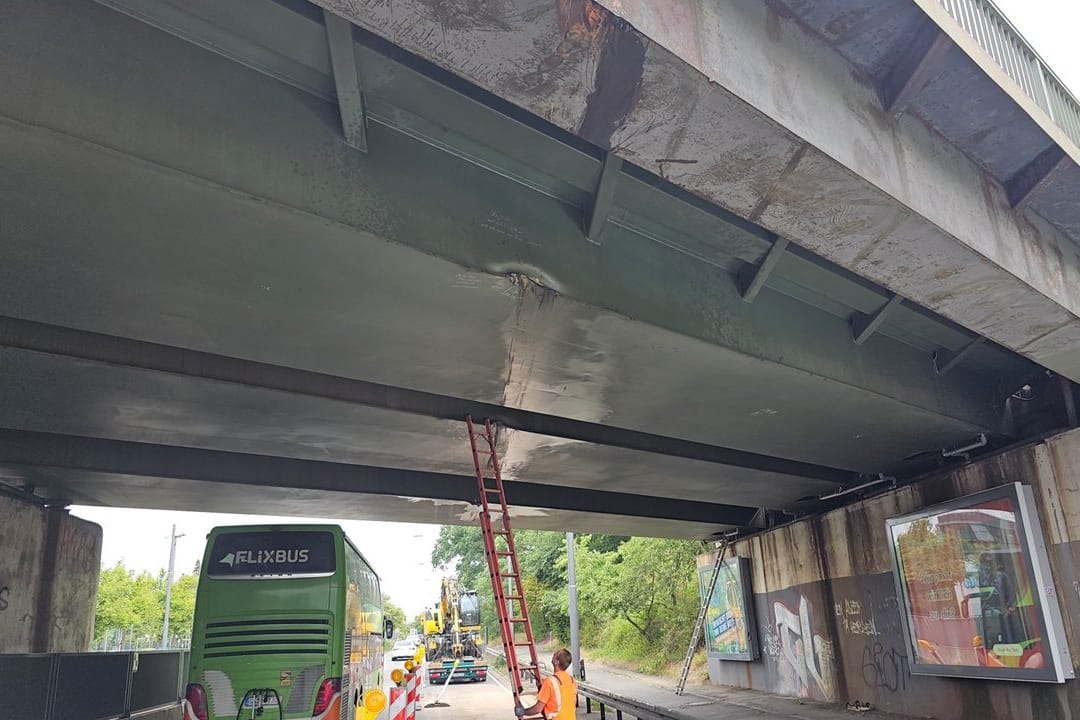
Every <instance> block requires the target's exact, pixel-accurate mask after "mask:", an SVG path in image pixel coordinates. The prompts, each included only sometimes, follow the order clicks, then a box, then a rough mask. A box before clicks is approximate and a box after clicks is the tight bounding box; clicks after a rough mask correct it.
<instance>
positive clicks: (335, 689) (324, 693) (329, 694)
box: [311, 678, 341, 715]
mask: <svg viewBox="0 0 1080 720" xmlns="http://www.w3.org/2000/svg"><path fill="white" fill-rule="evenodd" d="M339 692H341V678H326V679H325V680H323V681H322V685H320V686H319V693H318V694H317V695H316V696H315V710H314V711H313V712H312V713H311V714H312V715H319V714H321V713H324V712H326V709H327V708H328V707H330V703H331V702H332V701H333V699H334V695H335V694H337V693H339Z"/></svg>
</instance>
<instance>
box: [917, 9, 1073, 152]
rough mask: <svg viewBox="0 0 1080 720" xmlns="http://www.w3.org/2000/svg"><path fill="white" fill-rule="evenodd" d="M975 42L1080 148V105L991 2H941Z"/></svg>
mask: <svg viewBox="0 0 1080 720" xmlns="http://www.w3.org/2000/svg"><path fill="white" fill-rule="evenodd" d="M937 2H938V4H939V5H941V7H942V8H944V9H945V11H946V12H947V13H949V15H951V16H952V18H953V19H954V20H956V22H957V23H958V24H959V25H960V27H961V28H963V29H964V31H965V32H966V33H967V34H968V35H970V36H971V37H972V38H974V40H975V42H977V43H978V44H979V46H980V47H982V49H983V50H985V51H986V53H987V54H988V55H989V56H990V57H991V58H992V59H993V60H994V62H995V63H997V64H998V66H999V67H1000V68H1001V69H1002V70H1004V71H1005V73H1006V74H1008V76H1009V77H1011V78H1012V79H1013V80H1014V81H1015V82H1016V84H1017V85H1019V86H1020V88H1021V89H1022V90H1023V91H1024V93H1025V94H1026V95H1027V96H1028V97H1029V98H1031V99H1032V100H1033V101H1035V104H1036V105H1038V106H1039V107H1040V108H1041V109H1042V110H1043V111H1045V112H1046V114H1047V115H1049V116H1050V119H1051V120H1052V121H1053V122H1054V124H1055V125H1057V126H1058V127H1059V128H1061V129H1062V130H1063V131H1064V132H1065V134H1066V135H1067V136H1068V137H1069V138H1070V139H1071V140H1072V141H1073V142H1074V143H1075V144H1076V145H1078V146H1080V102H1078V101H1077V99H1076V98H1075V97H1074V96H1073V94H1072V93H1070V92H1069V90H1068V88H1066V87H1065V84H1064V83H1063V82H1061V80H1060V79H1059V78H1058V76H1057V75H1055V74H1054V73H1053V71H1052V70H1050V68H1049V67H1048V66H1047V65H1046V62H1045V61H1044V60H1043V59H1042V58H1041V57H1039V54H1038V53H1037V52H1035V50H1034V48H1032V47H1031V45H1030V44H1029V43H1028V42H1027V41H1026V40H1025V39H1024V37H1023V36H1022V35H1021V34H1020V33H1019V31H1017V29H1016V28H1015V27H1013V24H1012V23H1010V22H1009V21H1008V19H1007V18H1006V17H1005V15H1003V14H1002V12H1001V11H1000V10H998V9H997V7H996V6H995V5H994V4H993V3H992V2H990V1H989V0H937Z"/></svg>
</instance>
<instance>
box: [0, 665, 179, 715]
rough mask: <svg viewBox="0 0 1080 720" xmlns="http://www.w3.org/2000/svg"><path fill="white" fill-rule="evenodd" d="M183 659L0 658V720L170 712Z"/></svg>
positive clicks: (174, 699)
mask: <svg viewBox="0 0 1080 720" xmlns="http://www.w3.org/2000/svg"><path fill="white" fill-rule="evenodd" d="M186 668H187V653H186V652H182V651H146V652H114V653H51V654H47V655H21V654H20V655H0V678H2V681H0V708H2V709H3V718H4V720H116V719H117V718H130V717H132V716H133V715H140V714H143V713H147V712H152V711H154V710H158V709H164V708H169V707H173V706H176V705H177V704H178V703H179V701H180V695H181V693H182V692H183V682H184V671H185V670H186Z"/></svg>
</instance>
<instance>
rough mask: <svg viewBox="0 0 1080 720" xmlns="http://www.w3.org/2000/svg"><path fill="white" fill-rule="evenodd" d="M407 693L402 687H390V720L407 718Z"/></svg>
mask: <svg viewBox="0 0 1080 720" xmlns="http://www.w3.org/2000/svg"><path fill="white" fill-rule="evenodd" d="M408 708H409V693H408V691H407V690H406V689H405V688H403V687H392V688H390V720H409V715H408Z"/></svg>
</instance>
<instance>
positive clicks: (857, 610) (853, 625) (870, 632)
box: [834, 598, 881, 637]
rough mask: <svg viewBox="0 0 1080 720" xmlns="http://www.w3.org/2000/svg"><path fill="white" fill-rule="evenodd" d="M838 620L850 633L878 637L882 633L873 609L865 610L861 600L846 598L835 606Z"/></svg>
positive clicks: (841, 627) (846, 631) (841, 626)
mask: <svg viewBox="0 0 1080 720" xmlns="http://www.w3.org/2000/svg"><path fill="white" fill-rule="evenodd" d="M834 609H835V612H836V622H837V624H838V625H839V626H840V629H841V630H843V631H844V632H845V633H847V634H848V635H866V636H872V637H877V636H878V635H880V634H881V633H880V632H879V631H878V628H877V620H876V619H875V618H874V613H873V610H867V611H865V612H864V610H863V604H862V601H860V600H852V599H851V598H844V599H843V600H841V601H840V602H838V603H836V605H835V606H834Z"/></svg>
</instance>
